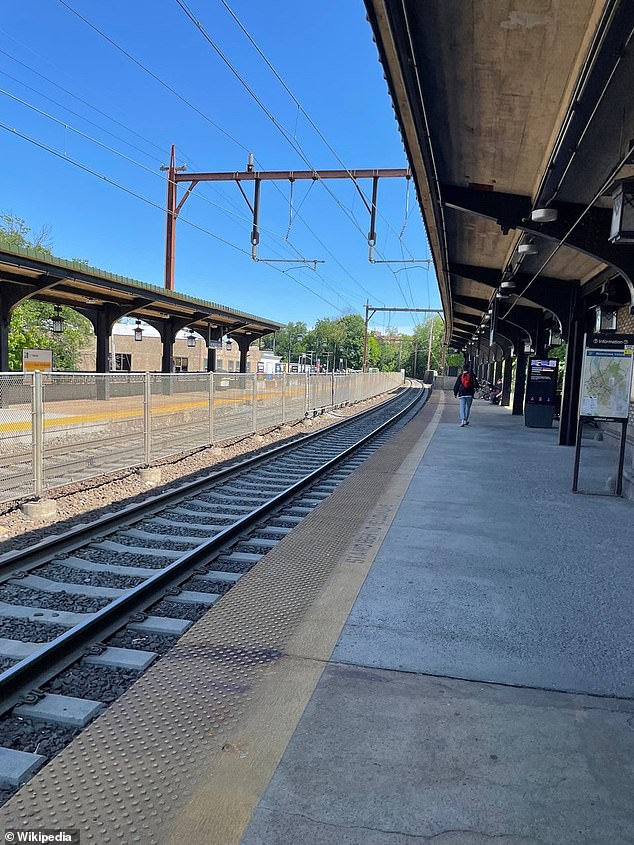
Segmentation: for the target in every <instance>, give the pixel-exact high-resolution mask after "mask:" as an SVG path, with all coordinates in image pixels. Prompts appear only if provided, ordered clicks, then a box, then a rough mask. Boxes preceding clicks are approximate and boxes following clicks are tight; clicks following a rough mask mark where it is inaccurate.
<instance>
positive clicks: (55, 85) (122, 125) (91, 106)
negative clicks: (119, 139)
mask: <svg viewBox="0 0 634 845" xmlns="http://www.w3.org/2000/svg"><path fill="white" fill-rule="evenodd" d="M0 53H1V54H2V55H3V56H7V58H9V59H11V61H13V62H16V63H17V64H19V65H20V66H21V67H23V68H26V69H27V70H28V71H30V73H33V74H35V75H36V76H39V77H40V78H41V79H43V80H44V81H45V82H47V83H48V84H49V85H52V86H53V87H54V88H58V89H59V90H60V91H63V92H64V94H68V96H69V97H72V98H73V99H75V100H77V101H78V102H80V103H82V104H83V105H85V106H88V107H89V108H90V109H92V110H93V111H95V112H97V114H100V115H101V116H102V117H105V118H107V119H108V120H111V121H112V122H113V123H115V124H116V125H117V126H120V127H121V128H122V129H125V130H126V131H127V132H129V133H130V134H131V135H136V137H137V138H140V139H141V140H142V141H145V143H146V144H149V145H150V146H152V147H154V148H155V149H157V150H158V151H159V152H161V153H163V150H162V149H161V147H159V146H158V144H155V143H154V142H153V141H150V140H149V139H148V138H144V137H143V135H140V134H139V133H138V132H135V130H134V129H130V127H129V126H128V125H126V124H125V123H122V122H121V121H119V120H117V119H116V118H114V117H112V115H109V114H106V112H104V111H101V109H98V108H97V107H96V106H95V105H93V104H92V103H89V102H88V100H84V99H82V98H81V97H80V96H78V95H77V94H73V92H72V91H69V90H68V88H64V86H63V85H59V83H57V82H54V81H53V80H52V79H51V78H50V77H48V76H46V75H45V74H43V73H40V71H39V70H35V68H33V67H31V65H27V64H26V63H25V62H22V61H20V59H16V57H15V56H13V55H11V53H8V52H7V51H6V50H2V49H0ZM35 55H38V54H37V53H36V54H35ZM40 96H42V97H43V96H45V95H44V94H41V95H40ZM64 108H66V107H64ZM83 119H84V120H86V118H83ZM126 143H127V142H126ZM146 155H148V154H147V153H146Z"/></svg>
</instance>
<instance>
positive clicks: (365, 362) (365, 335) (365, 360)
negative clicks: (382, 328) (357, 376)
mask: <svg viewBox="0 0 634 845" xmlns="http://www.w3.org/2000/svg"><path fill="white" fill-rule="evenodd" d="M369 315H370V302H369V300H366V302H365V324H364V327H363V372H364V373H365V372H366V371H367V369H368V322H369V319H370V316H369Z"/></svg>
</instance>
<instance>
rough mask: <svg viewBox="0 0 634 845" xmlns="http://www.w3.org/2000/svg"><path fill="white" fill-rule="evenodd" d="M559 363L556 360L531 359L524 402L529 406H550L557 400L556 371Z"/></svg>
mask: <svg viewBox="0 0 634 845" xmlns="http://www.w3.org/2000/svg"><path fill="white" fill-rule="evenodd" d="M558 368H559V361H558V360H557V359H556V358H548V359H545V360H544V359H541V358H531V360H530V364H529V368H528V383H527V386H526V402H527V403H528V404H529V405H552V406H553V407H554V405H555V402H556V399H557V371H558Z"/></svg>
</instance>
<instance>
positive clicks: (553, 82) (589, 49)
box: [365, 0, 634, 348]
mask: <svg viewBox="0 0 634 845" xmlns="http://www.w3.org/2000/svg"><path fill="white" fill-rule="evenodd" d="M365 2H366V8H367V12H368V18H369V21H370V24H371V26H372V29H373V32H374V36H375V40H376V43H377V47H378V51H379V58H380V61H381V63H382V65H383V69H384V73H385V77H386V80H387V83H388V86H389V89H390V93H391V96H392V101H393V105H394V109H395V112H396V117H397V120H398V122H399V125H400V128H401V134H402V137H403V140H404V143H405V148H406V152H407V155H408V158H409V161H410V166H411V168H412V171H413V174H414V179H415V182H416V187H417V191H418V197H419V202H420V205H421V209H422V211H423V216H424V219H425V223H426V227H427V232H428V237H429V241H430V246H431V250H432V255H433V259H434V264H435V267H436V272H437V276H438V280H439V286H440V294H441V299H442V304H443V308H444V311H445V315H446V326H447V337H446V340H447V342H448V343H450V344H451V345H453V346H457V347H458V348H464V347H465V345H466V344H467V343H468V341H469V339H470V338H471V337H472V336H473V332H474V328H476V327H477V326H478V325H479V324H480V321H481V320H482V317H483V315H484V314H485V313H486V312H487V311H488V308H489V307H490V306H491V305H492V304H493V303H494V300H496V298H497V301H498V303H500V302H502V300H500V298H499V297H496V289H497V288H498V287H499V285H500V283H501V282H502V281H507V282H508V281H510V280H514V282H515V284H514V288H515V294H514V296H513V298H512V299H511V300H507V299H505V300H504V311H505V313H506V312H507V311H508V309H509V307H510V306H511V305H512V309H513V310H511V312H510V313H509V314H508V321H509V322H512V321H513V319H514V318H513V315H519V314H521V313H522V312H528V313H529V315H530V313H532V312H531V309H537V312H538V313H539V314H540V316H541V317H542V318H548V319H550V318H552V316H553V314H557V316H558V317H559V318H560V321H561V322H562V324H563V323H565V321H566V318H567V317H568V314H567V309H568V307H569V304H570V302H571V301H572V299H571V295H570V290H571V288H572V287H574V288H576V289H577V291H576V293H575V294H574V296H577V295H579V293H581V295H582V296H584V297H587V296H590V295H591V292H592V291H596V292H597V294H596V295H597V296H599V293H601V295H602V296H603V297H604V298H605V297H607V296H608V295H610V296H612V297H613V296H615V295H616V296H618V297H620V301H621V302H624V303H625V302H628V301H629V302H631V303H634V284H633V283H632V280H633V279H634V262H633V261H632V256H631V253H632V250H633V249H634V248H633V247H632V246H629V245H627V244H623V243H621V244H619V243H616V244H612V243H610V240H609V232H610V224H611V214H612V199H611V194H612V190H613V188H614V185H615V183H616V182H618V181H619V180H621V179H625V178H627V177H631V176H632V175H634V167H632V165H631V164H630V163H629V161H628V153H629V152H630V151H631V150H632V148H634V97H632V85H633V84H634V50H633V49H632V45H631V43H630V41H631V39H632V33H633V32H634V3H632V2H631V0H477V2H473V0H472V1H471V2H469V1H468V0H425V2H420V0H365ZM632 161H633V162H634V159H632ZM540 208H551V209H555V210H557V212H558V219H557V220H556V221H551V222H548V223H543V222H542V223H539V222H535V221H533V220H532V217H531V215H532V212H533V211H534V210H536V209H540ZM520 245H522V246H523V249H522V250H520V251H518V247H520ZM526 247H528V249H527V248H526ZM551 253H552V256H551ZM547 259H549V260H547ZM507 287H508V286H507ZM560 294H561V295H560ZM563 294H565V295H563ZM564 312H566V313H564Z"/></svg>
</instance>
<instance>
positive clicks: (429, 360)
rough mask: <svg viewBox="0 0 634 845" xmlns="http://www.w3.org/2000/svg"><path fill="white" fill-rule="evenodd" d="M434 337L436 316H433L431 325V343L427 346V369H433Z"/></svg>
mask: <svg viewBox="0 0 634 845" xmlns="http://www.w3.org/2000/svg"><path fill="white" fill-rule="evenodd" d="M433 339H434V318H433V317H432V319H431V323H430V325H429V344H428V346H427V369H428V370H431V344H432V340H433Z"/></svg>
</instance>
